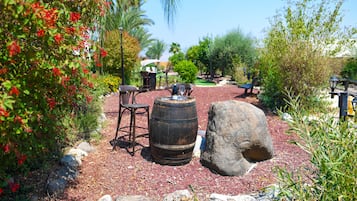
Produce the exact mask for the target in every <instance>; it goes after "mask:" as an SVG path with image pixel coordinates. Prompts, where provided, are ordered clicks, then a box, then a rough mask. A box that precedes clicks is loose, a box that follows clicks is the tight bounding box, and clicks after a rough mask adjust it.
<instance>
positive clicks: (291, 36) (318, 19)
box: [260, 0, 353, 107]
mask: <svg viewBox="0 0 357 201" xmlns="http://www.w3.org/2000/svg"><path fill="white" fill-rule="evenodd" d="M342 4H343V0H338V1H329V0H321V1H318V2H317V1H312V0H299V1H291V2H289V4H288V6H287V8H285V9H284V10H283V11H281V12H282V13H278V14H279V15H277V16H276V18H275V20H274V21H273V22H272V24H271V28H270V30H269V32H268V36H267V38H266V39H265V48H264V50H263V52H262V56H261V68H260V71H261V72H262V75H263V84H264V85H265V86H264V92H263V93H262V94H261V95H262V96H261V97H262V98H263V99H262V100H263V102H265V104H266V105H268V106H270V107H280V106H282V105H285V104H286V103H284V102H282V100H284V98H285V96H284V94H285V92H284V91H285V90H286V89H289V90H290V94H291V95H292V96H300V98H301V101H302V103H303V104H305V105H306V104H308V103H309V98H311V96H313V95H315V94H316V90H319V88H320V87H322V86H323V85H324V84H325V83H326V82H327V81H328V78H329V72H330V70H331V69H329V68H328V57H330V56H331V55H333V54H334V53H336V52H338V51H339V49H340V47H341V46H340V45H346V44H347V43H348V41H349V40H347V39H348V38H351V35H350V34H353V32H352V31H351V30H350V29H343V28H341V27H340V23H341V21H342V13H341V8H342ZM346 30H347V32H346Z"/></svg>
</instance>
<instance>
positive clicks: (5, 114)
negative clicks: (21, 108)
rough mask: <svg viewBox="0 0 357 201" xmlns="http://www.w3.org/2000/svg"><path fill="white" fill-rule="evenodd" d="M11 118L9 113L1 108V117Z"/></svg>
mask: <svg viewBox="0 0 357 201" xmlns="http://www.w3.org/2000/svg"><path fill="white" fill-rule="evenodd" d="M1 116H3V117H9V112H7V111H6V110H5V109H4V108H2V107H0V117H1Z"/></svg>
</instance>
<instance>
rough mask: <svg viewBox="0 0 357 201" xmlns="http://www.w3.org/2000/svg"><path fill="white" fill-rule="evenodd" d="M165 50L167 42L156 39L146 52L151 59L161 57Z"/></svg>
mask: <svg viewBox="0 0 357 201" xmlns="http://www.w3.org/2000/svg"><path fill="white" fill-rule="evenodd" d="M165 50H166V44H165V42H164V41H160V40H155V41H154V42H153V43H152V44H151V46H150V47H149V49H148V51H147V52H146V56H147V57H149V58H151V59H160V57H161V56H162V54H163V53H164V52H165Z"/></svg>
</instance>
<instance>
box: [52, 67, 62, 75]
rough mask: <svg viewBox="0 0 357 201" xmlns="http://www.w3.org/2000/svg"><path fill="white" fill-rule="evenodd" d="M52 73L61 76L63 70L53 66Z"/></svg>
mask: <svg viewBox="0 0 357 201" xmlns="http://www.w3.org/2000/svg"><path fill="white" fill-rule="evenodd" d="M52 73H53V75H54V76H60V75H61V71H60V69H59V68H53V69H52Z"/></svg>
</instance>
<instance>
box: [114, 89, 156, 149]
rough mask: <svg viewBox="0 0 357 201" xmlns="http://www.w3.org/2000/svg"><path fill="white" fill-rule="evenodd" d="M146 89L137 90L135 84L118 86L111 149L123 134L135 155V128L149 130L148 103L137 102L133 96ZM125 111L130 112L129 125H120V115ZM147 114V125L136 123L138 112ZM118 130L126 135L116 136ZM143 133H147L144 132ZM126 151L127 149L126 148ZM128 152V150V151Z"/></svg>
mask: <svg viewBox="0 0 357 201" xmlns="http://www.w3.org/2000/svg"><path fill="white" fill-rule="evenodd" d="M146 91H147V90H138V89H137V88H136V87H135V86H130V85H120V86H119V114H118V123H117V128H116V132H115V138H114V144H113V150H114V149H115V147H116V145H117V142H118V139H120V138H122V139H124V138H125V136H128V142H129V143H130V144H131V146H132V153H131V155H135V145H136V141H135V140H136V137H139V136H136V132H135V130H136V128H142V129H147V130H148V131H149V125H150V123H149V121H150V120H149V107H150V106H149V105H148V104H141V103H137V102H136V100H135V97H136V96H137V95H138V94H140V93H142V92H146ZM125 111H129V113H130V124H129V125H121V124H122V122H121V120H122V117H123V115H124V112H125ZM145 113H146V114H147V127H144V126H138V125H136V115H138V114H145ZM119 131H122V132H126V133H128V134H127V135H123V136H118V133H119ZM144 135H148V133H147V134H144ZM127 151H128V150H127ZM128 152H129V153H130V151H128Z"/></svg>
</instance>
